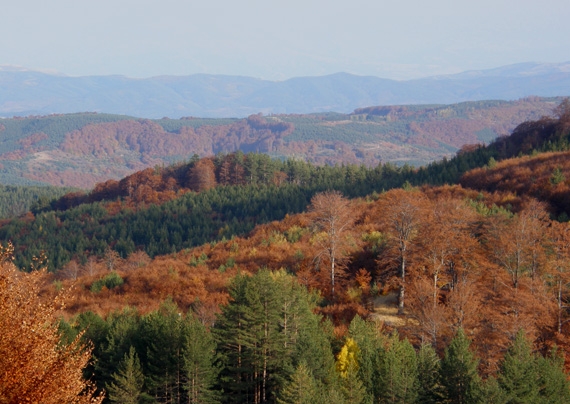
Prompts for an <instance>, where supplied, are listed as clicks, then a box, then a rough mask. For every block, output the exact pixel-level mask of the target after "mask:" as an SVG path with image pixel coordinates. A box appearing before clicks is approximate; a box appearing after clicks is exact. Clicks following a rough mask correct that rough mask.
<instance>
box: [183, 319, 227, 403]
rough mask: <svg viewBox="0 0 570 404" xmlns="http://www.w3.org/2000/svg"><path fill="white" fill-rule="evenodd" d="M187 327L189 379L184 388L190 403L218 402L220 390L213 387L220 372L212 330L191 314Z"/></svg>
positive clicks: (185, 362)
mask: <svg viewBox="0 0 570 404" xmlns="http://www.w3.org/2000/svg"><path fill="white" fill-rule="evenodd" d="M185 328H186V332H185V341H184V346H183V349H184V351H183V359H184V371H185V375H186V379H187V380H186V382H185V386H184V388H185V389H186V391H187V392H188V403H191V404H198V403H201V404H202V403H203V404H212V403H218V402H219V401H220V397H219V392H218V391H216V390H214V389H213V386H214V385H215V383H216V378H217V375H218V373H219V369H218V368H217V367H216V366H215V364H214V362H215V359H216V357H215V349H216V342H215V341H214V338H213V336H212V334H211V333H210V331H208V330H207V329H206V327H205V326H204V325H203V324H202V323H200V322H199V321H198V319H196V318H194V317H193V316H191V315H189V316H188V320H187V323H186V324H185Z"/></svg>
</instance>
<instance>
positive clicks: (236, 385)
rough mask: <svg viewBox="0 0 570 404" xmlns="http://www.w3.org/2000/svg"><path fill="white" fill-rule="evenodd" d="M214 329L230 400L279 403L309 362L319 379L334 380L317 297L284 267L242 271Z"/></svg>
mask: <svg viewBox="0 0 570 404" xmlns="http://www.w3.org/2000/svg"><path fill="white" fill-rule="evenodd" d="M229 292H230V298H231V301H230V303H229V304H228V305H226V306H225V307H223V308H222V313H221V315H220V316H219V317H218V321H217V322H216V326H215V328H214V333H215V336H216V341H217V342H218V351H219V353H220V354H221V359H222V363H223V368H222V371H221V374H220V379H221V383H222V384H223V386H224V399H225V400H227V401H228V402H240V403H242V402H253V403H261V402H266V401H273V400H275V398H276V395H277V393H278V392H279V390H280V389H281V387H282V386H283V385H284V384H285V382H286V381H287V380H290V376H291V374H292V373H293V372H294V371H295V369H296V367H297V366H298V365H299V364H300V363H301V362H302V361H304V362H305V363H306V365H307V366H308V367H309V369H310V371H311V373H312V374H313V376H314V377H315V379H317V380H318V381H321V380H328V379H330V371H331V369H330V367H331V365H330V361H329V358H330V355H331V354H330V352H331V349H330V344H329V343H328V341H327V339H326V338H323V335H322V334H323V333H322V330H320V329H319V327H318V324H319V322H318V318H317V316H315V314H314V313H312V309H313V308H314V307H315V303H314V299H313V298H312V297H311V295H309V294H308V292H307V291H306V289H304V288H303V287H301V286H300V285H299V284H298V282H297V281H296V280H295V279H294V278H293V277H292V276H290V275H287V274H285V273H284V272H283V271H277V272H270V271H268V270H260V271H258V272H257V273H256V274H255V275H253V276H244V275H238V276H236V277H235V278H234V280H233V281H232V284H231V285H230V287H229Z"/></svg>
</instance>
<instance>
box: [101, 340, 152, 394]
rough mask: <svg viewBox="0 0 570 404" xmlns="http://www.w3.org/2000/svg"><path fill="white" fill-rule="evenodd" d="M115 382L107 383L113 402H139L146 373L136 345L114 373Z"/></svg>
mask: <svg viewBox="0 0 570 404" xmlns="http://www.w3.org/2000/svg"><path fill="white" fill-rule="evenodd" d="M112 379H113V382H111V383H110V384H108V385H107V392H108V393H109V400H110V401H111V402H112V403H121V404H138V403H139V402H140V398H141V395H142V389H143V385H144V375H143V373H142V368H141V363H140V361H139V357H138V355H137V352H136V350H135V348H134V347H132V346H131V348H130V349H129V352H128V353H127V354H125V357H124V358H123V360H122V361H121V363H120V364H119V369H118V370H117V372H116V373H113V375H112Z"/></svg>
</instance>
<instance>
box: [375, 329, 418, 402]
mask: <svg viewBox="0 0 570 404" xmlns="http://www.w3.org/2000/svg"><path fill="white" fill-rule="evenodd" d="M379 373H380V376H379V379H380V392H379V394H380V400H381V401H382V402H386V403H414V402H416V400H417V397H418V363H417V356H416V352H415V350H414V348H413V346H412V344H410V342H409V341H408V340H407V339H405V340H402V341H400V339H399V338H398V335H397V334H396V333H394V334H393V335H392V336H391V337H390V340H389V341H388V346H387V347H386V349H385V350H384V352H383V353H382V354H381V357H380V369H379Z"/></svg>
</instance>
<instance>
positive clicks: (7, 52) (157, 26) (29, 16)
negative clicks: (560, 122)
mask: <svg viewBox="0 0 570 404" xmlns="http://www.w3.org/2000/svg"><path fill="white" fill-rule="evenodd" d="M3 3H4V4H2V7H1V8H0V10H1V15H2V23H1V24H0V65H17V66H23V67H28V68H33V69H43V70H53V71H58V72H61V73H64V74H68V75H73V76H80V75H107V74H121V75H126V76H129V77H150V76H157V75H165V74H168V75H187V74H194V73H211V74H229V75H244V76H253V77H259V78H264V79H273V80H281V79H286V78H290V77H296V76H315V75H324V74H330V73H336V72H340V71H344V72H349V73H353V74H358V75H373V76H379V77H385V78H393V79H409V78H417V77H424V76H429V75H434V74H446V73H456V72H460V71H465V70H472V69H483V68H493V67H499V66H503V65H508V64H513V63H519V62H529V61H533V62H548V63H555V62H566V61H570V23H569V22H570V3H569V2H568V0H540V1H538V0H470V1H465V0H431V1H426V0H350V1H349V0H343V1H340V0H327V1H315V0H287V1H284V0H199V1H197V0H97V1H94V0H89V1H87V0H50V1H46V0H9V1H6V2H3Z"/></svg>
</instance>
